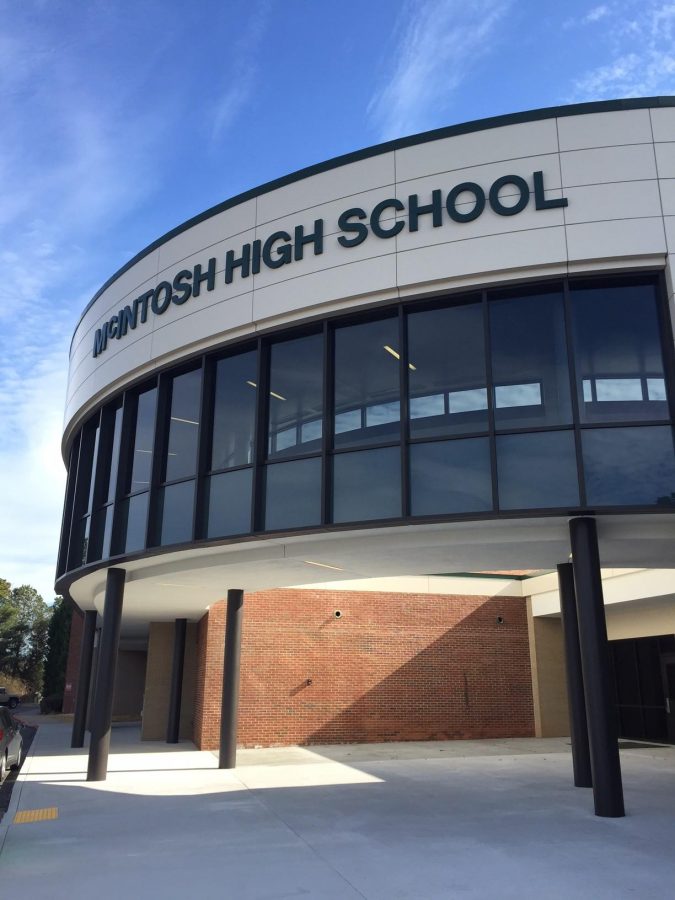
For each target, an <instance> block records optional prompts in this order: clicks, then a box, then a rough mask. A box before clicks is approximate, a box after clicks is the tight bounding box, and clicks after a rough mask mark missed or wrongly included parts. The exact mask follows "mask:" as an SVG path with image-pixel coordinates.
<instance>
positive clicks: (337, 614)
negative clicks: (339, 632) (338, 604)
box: [333, 609, 342, 619]
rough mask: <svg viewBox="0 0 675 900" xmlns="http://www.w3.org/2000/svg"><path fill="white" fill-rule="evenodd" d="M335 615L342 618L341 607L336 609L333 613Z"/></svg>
mask: <svg viewBox="0 0 675 900" xmlns="http://www.w3.org/2000/svg"><path fill="white" fill-rule="evenodd" d="M333 615H334V616H335V618H336V619H341V618H342V613H341V611H340V610H339V609H336V610H335V612H334V613H333Z"/></svg>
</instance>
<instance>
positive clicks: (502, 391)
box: [495, 381, 541, 409]
mask: <svg viewBox="0 0 675 900" xmlns="http://www.w3.org/2000/svg"><path fill="white" fill-rule="evenodd" d="M514 406H541V384H540V383H539V382H538V381H535V382H534V383H533V384H496V385H495V407H496V408H497V409H511V408H512V407H514Z"/></svg>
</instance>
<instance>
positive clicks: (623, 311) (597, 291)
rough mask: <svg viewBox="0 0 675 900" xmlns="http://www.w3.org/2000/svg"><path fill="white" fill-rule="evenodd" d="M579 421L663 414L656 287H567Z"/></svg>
mask: <svg viewBox="0 0 675 900" xmlns="http://www.w3.org/2000/svg"><path fill="white" fill-rule="evenodd" d="M570 297H571V301H572V321H573V324H574V352H575V358H576V369H577V379H578V380H579V406H580V410H579V412H580V416H581V421H582V422H620V421H627V420H631V419H637V420H645V419H667V418H668V406H667V403H666V392H665V381H664V378H663V360H662V356H661V343H660V339H659V322H658V312H657V305H656V304H657V295H656V288H655V286H654V285H651V284H642V285H641V284H632V285H631V284H626V285H616V286H605V287H593V288H583V289H581V288H576V289H575V288H574V286H572V287H571V290H570Z"/></svg>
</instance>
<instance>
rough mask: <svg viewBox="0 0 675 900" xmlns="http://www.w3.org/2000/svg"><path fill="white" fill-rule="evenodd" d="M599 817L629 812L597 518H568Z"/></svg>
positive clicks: (594, 787)
mask: <svg viewBox="0 0 675 900" xmlns="http://www.w3.org/2000/svg"><path fill="white" fill-rule="evenodd" d="M570 539H571V543H572V564H573V569H574V586H575V589H576V595H577V616H578V620H579V645H580V648H581V667H582V671H583V680H584V697H585V700H586V721H587V723H588V740H589V746H590V756H591V774H592V778H593V801H594V804H595V814H596V816H606V817H613V818H616V817H619V816H623V815H625V812H624V806H623V786H622V783H621V763H620V761H619V738H618V732H617V726H616V715H615V711H614V703H613V696H612V681H611V669H610V663H609V646H608V644H607V624H606V621H605V606H604V601H603V597H602V579H601V576H600V557H599V553H598V535H597V530H596V526H595V519H592V518H590V517H589V518H586V517H584V518H578V519H572V520H571V521H570Z"/></svg>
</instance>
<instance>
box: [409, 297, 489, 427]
mask: <svg viewBox="0 0 675 900" xmlns="http://www.w3.org/2000/svg"><path fill="white" fill-rule="evenodd" d="M408 346H409V356H410V360H411V362H412V363H413V366H414V367H413V368H411V370H410V372H409V375H408V384H409V408H410V420H411V421H410V434H411V436H412V437H423V436H425V435H443V434H462V433H466V432H469V431H484V430H486V429H487V408H488V398H487V388H486V377H485V336H484V333H483V311H482V306H481V304H480V303H470V304H465V305H462V306H452V307H448V308H446V309H433V310H426V311H424V312H415V313H410V315H409V316H408Z"/></svg>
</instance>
